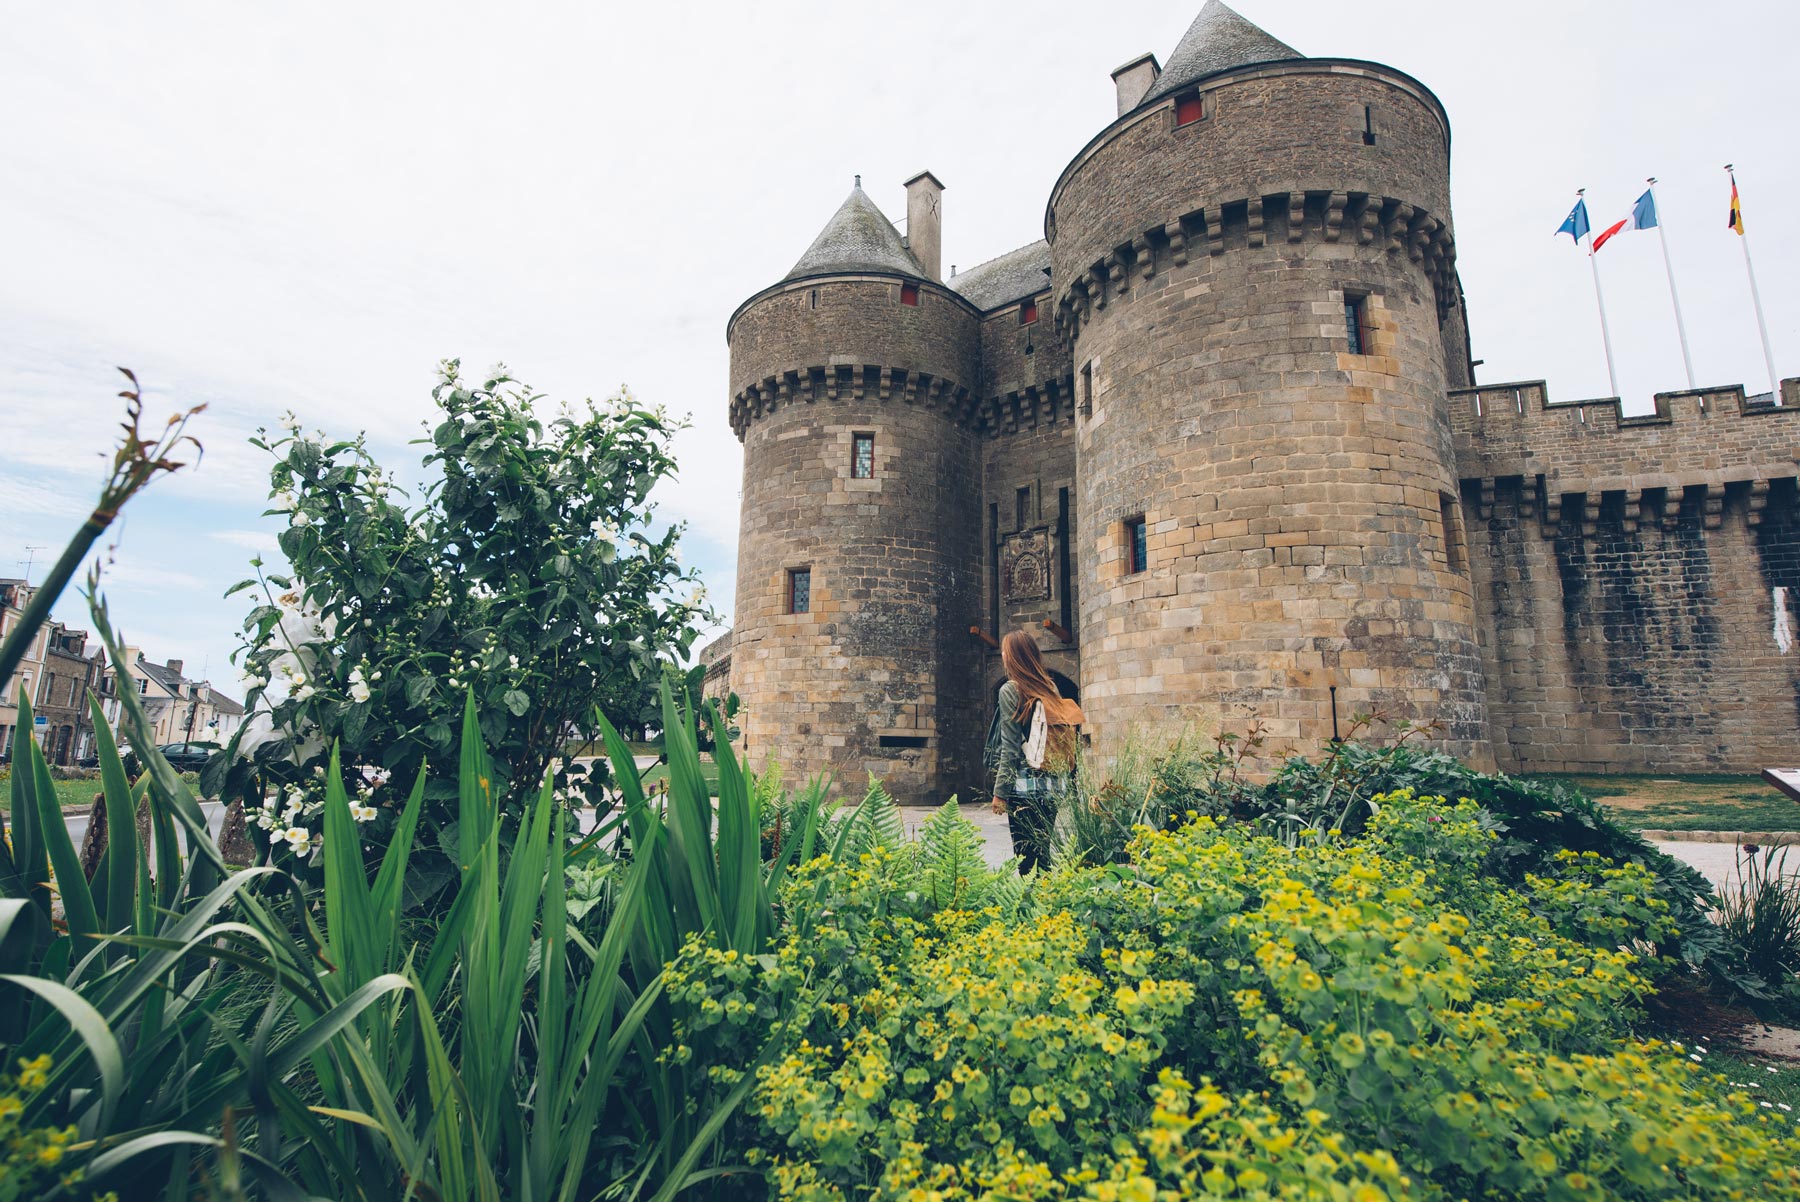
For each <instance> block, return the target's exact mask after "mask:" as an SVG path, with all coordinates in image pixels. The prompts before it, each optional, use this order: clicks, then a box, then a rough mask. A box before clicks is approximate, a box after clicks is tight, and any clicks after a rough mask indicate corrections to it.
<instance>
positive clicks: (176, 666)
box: [168, 659, 181, 676]
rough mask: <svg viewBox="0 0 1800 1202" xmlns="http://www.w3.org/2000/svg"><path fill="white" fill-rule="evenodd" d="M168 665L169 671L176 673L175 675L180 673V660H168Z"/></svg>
mask: <svg viewBox="0 0 1800 1202" xmlns="http://www.w3.org/2000/svg"><path fill="white" fill-rule="evenodd" d="M168 667H169V671H171V672H173V673H175V675H177V676H180V675H181V661H180V660H178V659H172V660H170V661H169V665H168Z"/></svg>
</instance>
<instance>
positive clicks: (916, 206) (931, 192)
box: [906, 85, 1148, 280]
mask: <svg viewBox="0 0 1800 1202" xmlns="http://www.w3.org/2000/svg"><path fill="white" fill-rule="evenodd" d="M1146 86H1148V85H1146ZM943 197H944V185H943V184H942V183H940V182H938V177H937V176H935V175H933V174H931V172H929V171H921V172H919V174H917V175H915V176H913V177H912V178H911V179H909V180H907V181H906V246H907V249H908V250H910V251H912V253H913V258H915V259H917V260H918V261H919V266H921V267H923V268H924V269H925V274H926V275H928V276H930V277H931V278H932V279H934V280H942V279H943V278H944V269H943V263H944V205H943Z"/></svg>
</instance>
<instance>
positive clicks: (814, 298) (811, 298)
mask: <svg viewBox="0 0 1800 1202" xmlns="http://www.w3.org/2000/svg"><path fill="white" fill-rule="evenodd" d="M807 304H808V306H809V307H811V308H814V309H817V308H818V307H819V290H818V289H817V288H814V289H812V290H811V291H810V292H808V293H807Z"/></svg>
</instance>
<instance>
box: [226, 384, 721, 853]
mask: <svg viewBox="0 0 1800 1202" xmlns="http://www.w3.org/2000/svg"><path fill="white" fill-rule="evenodd" d="M432 395H433V397H434V399H435V400H436V402H437V404H438V406H439V407H440V408H441V409H442V411H443V416H442V420H441V421H439V422H438V423H437V425H436V427H435V428H434V429H432V430H431V431H430V434H429V437H428V438H427V439H425V440H422V441H424V442H426V443H428V444H429V447H430V450H429V452H428V453H427V454H426V456H425V459H424V464H425V467H426V469H427V471H428V472H430V473H431V474H432V476H433V480H432V483H430V484H429V485H428V486H427V487H426V488H425V489H424V491H423V495H422V496H420V497H419V498H417V500H416V501H415V500H413V499H412V498H410V497H408V496H406V495H405V494H404V493H403V492H402V490H401V489H399V488H398V487H396V486H395V485H394V484H393V483H392V482H391V480H390V478H389V476H388V474H387V473H386V472H385V471H384V470H383V469H382V468H381V467H380V466H379V465H378V464H376V463H375V462H374V461H373V459H372V458H371V457H370V455H369V453H368V450H367V448H366V446H365V443H364V440H363V439H361V438H356V439H349V440H342V441H331V440H328V439H327V438H326V437H325V436H324V435H323V434H322V433H321V434H320V435H318V436H317V437H312V436H308V435H306V434H304V433H302V431H301V430H300V428H299V423H298V422H297V421H295V420H294V419H292V418H291V417H290V418H288V419H286V420H285V422H284V427H283V429H281V430H279V431H276V432H273V433H271V432H269V431H261V432H259V437H257V438H256V439H253V440H252V442H253V445H255V446H257V447H259V448H261V449H263V450H266V451H268V452H269V453H270V454H271V455H273V456H274V459H275V462H274V464H273V466H272V468H271V471H270V486H271V488H270V495H271V512H273V513H277V514H280V515H284V516H285V517H286V519H287V522H288V527H287V529H286V530H285V531H283V532H282V534H281V536H280V541H281V549H282V551H283V553H284V554H285V555H286V557H287V560H288V563H289V564H290V565H291V569H292V571H291V574H287V573H277V572H272V571H265V570H264V567H263V565H262V564H261V563H260V561H258V562H257V564H256V566H257V576H256V577H255V578H254V579H251V580H246V581H244V582H242V583H241V584H239V585H237V586H236V587H235V588H234V589H233V590H232V591H233V592H236V591H239V590H256V591H257V592H259V593H260V596H259V598H258V602H257V604H256V605H255V607H254V608H252V609H251V611H250V613H249V615H248V617H247V618H246V620H245V623H244V631H245V633H244V639H243V646H242V648H241V650H240V652H239V662H240V663H241V664H242V666H243V668H244V670H245V671H246V673H247V674H248V675H249V676H250V678H251V680H252V682H253V684H252V688H251V690H250V693H249V696H248V699H247V700H248V707H247V708H248V709H249V711H250V720H249V721H247V722H246V724H245V726H244V728H243V731H242V732H241V733H240V735H239V736H238V738H237V739H236V740H234V743H233V746H232V748H231V749H230V754H229V755H228V756H225V757H219V758H218V759H217V760H216V761H215V763H214V764H213V765H209V766H208V767H209V776H210V777H211V779H209V780H208V781H207V782H206V783H207V784H208V785H209V786H210V787H215V788H219V789H221V791H223V792H224V793H225V794H226V795H228V796H241V797H243V798H244V799H245V801H246V813H247V814H248V815H249V816H250V819H251V825H252V827H253V828H254V829H256V830H257V831H259V832H260V833H261V835H262V837H263V838H265V839H267V840H268V841H269V842H271V843H272V844H274V845H277V846H278V847H281V846H285V847H286V848H288V849H291V850H292V851H294V852H295V853H298V854H301V855H305V854H307V853H309V852H311V851H312V850H313V849H314V848H316V846H317V844H318V837H319V831H318V822H317V808H318V805H319V801H320V798H321V797H322V792H323V782H324V774H325V772H326V771H327V770H328V764H329V756H330V748H331V746H332V745H333V744H334V743H335V744H337V745H339V746H340V748H341V756H342V773H343V776H344V780H345V784H346V787H347V788H349V789H351V791H352V792H353V793H354V794H355V804H356V805H358V806H360V807H362V808H361V810H360V811H358V813H357V816H358V817H359V818H360V819H361V821H362V822H363V823H364V828H365V833H366V835H367V837H368V840H369V842H370V843H371V844H372V845H378V844H379V843H380V841H381V837H382V835H383V834H384V832H385V830H386V827H387V824H388V823H390V822H391V821H392V819H391V817H386V815H388V813H389V811H390V808H391V807H392V806H393V805H394V804H396V803H397V801H399V800H401V799H403V797H404V794H405V792H406V791H407V790H408V789H410V788H411V786H412V784H413V782H414V780H415V779H416V777H417V774H418V771H419V769H420V768H421V767H424V768H426V769H428V778H429V779H430V780H431V781H433V782H444V783H441V784H431V785H427V806H426V810H425V815H424V822H423V825H422V829H421V832H420V841H421V844H422V848H421V850H422V851H425V852H427V853H428V854H427V857H426V859H427V862H426V863H421V862H420V861H419V860H418V858H417V857H415V861H414V862H415V865H417V866H418V867H419V868H420V869H421V870H422V871H430V869H431V865H430V863H429V860H430V856H429V851H430V850H431V849H435V848H436V847H437V845H438V843H439V839H440V833H441V831H442V829H443V827H444V826H446V825H447V824H448V823H449V822H450V820H451V818H450V815H451V812H452V810H453V808H454V800H453V799H454V793H455V786H454V783H453V782H454V781H455V780H456V777H457V770H458V763H457V754H458V753H457V748H458V737H457V732H458V729H459V725H458V724H459V723H460V721H461V717H462V706H463V697H464V694H465V693H471V692H472V693H473V695H474V698H475V703H476V708H477V712H478V715H479V719H480V723H481V734H482V737H483V739H484V740H485V741H486V743H487V745H488V747H489V748H490V749H491V752H492V758H493V771H494V776H495V780H494V781H493V792H494V796H495V797H496V799H497V801H498V804H499V805H500V806H501V807H502V808H503V809H505V810H514V809H516V808H517V807H518V805H519V802H520V799H521V798H522V797H523V796H524V795H525V794H527V793H529V792H530V791H531V790H532V789H534V788H535V786H536V784H537V783H538V782H539V781H540V780H541V779H542V776H543V773H544V772H545V770H546V769H547V768H549V767H551V766H552V765H555V764H559V756H560V752H561V750H562V748H563V746H564V745H565V743H566V742H567V741H568V740H569V739H570V738H572V737H580V736H583V735H585V734H587V733H589V732H588V729H587V728H588V726H589V724H590V720H591V715H592V713H593V711H594V709H595V707H598V708H599V709H600V710H602V711H604V712H607V713H608V714H609V715H613V714H618V713H619V711H621V710H631V709H635V708H636V707H637V706H638V705H639V704H640V698H641V695H642V692H643V688H644V685H643V682H646V681H647V682H650V684H651V686H652V687H653V686H654V684H655V682H656V681H657V680H659V679H660V676H661V667H660V664H661V663H662V662H665V661H667V660H669V659H672V658H675V657H676V656H677V655H678V653H681V652H684V651H685V650H686V649H687V648H688V647H689V646H690V645H691V643H692V641H693V639H694V638H695V636H696V634H697V632H698V629H699V627H700V625H701V624H702V623H703V622H706V621H709V620H710V619H711V615H710V613H709V612H708V610H707V608H706V602H705V594H704V592H703V590H702V589H701V588H700V585H699V580H698V577H697V574H696V573H694V572H693V571H691V570H688V569H684V568H683V567H682V565H681V562H680V557H679V554H678V552H677V550H676V542H677V539H678V538H679V536H680V527H678V526H677V527H667V528H664V529H662V530H661V532H660V533H657V532H656V531H657V529H658V528H657V525H656V523H655V517H654V511H655V505H654V504H653V503H652V502H651V500H650V493H651V491H652V490H653V489H654V487H655V486H656V484H657V482H658V481H659V480H662V479H663V478H665V477H667V476H670V475H672V474H673V472H674V470H675V462H674V460H673V458H671V456H670V453H669V446H670V440H671V438H672V436H673V435H674V433H675V431H676V430H677V429H678V428H679V427H678V425H677V424H676V423H673V422H671V420H670V419H669V417H668V415H667V414H666V413H665V412H663V411H662V410H661V409H649V408H646V407H644V406H641V405H639V404H638V403H637V402H636V401H634V400H633V399H632V397H631V396H630V395H629V394H628V393H624V392H621V393H620V394H619V395H618V396H615V397H613V398H612V399H611V400H610V401H608V402H607V403H606V404H604V405H596V404H594V403H592V402H587V403H585V404H583V405H581V406H575V407H571V406H568V405H563V406H562V407H561V409H560V411H559V413H558V416H556V417H555V418H554V419H553V420H550V421H548V422H546V421H543V420H541V419H540V418H539V417H538V416H537V409H538V406H539V403H540V398H539V397H537V396H534V395H533V394H531V393H530V392H529V390H527V389H526V388H524V387H523V386H521V385H518V384H516V383H515V382H514V381H512V380H511V379H510V378H509V376H508V374H507V372H506V370H505V368H504V367H500V366H496V367H495V368H493V369H492V370H491V371H490V372H489V373H488V374H487V375H486V376H484V377H483V378H482V379H481V381H479V382H476V381H472V380H468V379H465V378H463V377H462V375H461V372H460V369H459V365H458V364H457V363H456V362H454V361H447V362H446V363H445V364H444V365H443V366H442V368H441V369H440V379H439V382H438V384H437V386H436V388H434V389H433V393H432ZM626 720H627V721H629V718H627V719H626ZM390 780H391V781H392V782H393V783H392V784H391V785H390V784H389V783H388V782H389V781H390ZM557 785H558V788H559V792H561V793H563V794H565V795H566V796H569V797H570V798H571V799H572V800H575V801H582V800H592V799H595V798H597V796H598V785H599V782H598V781H594V780H589V779H587V778H585V777H584V776H582V775H581V773H580V772H579V771H576V770H574V769H571V768H568V767H566V766H562V767H559V779H558V781H557ZM396 795H398V796H396ZM439 859H440V860H443V862H442V863H439V864H437V866H436V867H437V869H438V870H439V871H441V872H442V873H443V874H445V879H448V875H447V874H448V873H449V871H450V865H449V863H448V861H447V859H444V858H443V857H439Z"/></svg>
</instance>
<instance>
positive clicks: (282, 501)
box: [269, 488, 300, 513]
mask: <svg viewBox="0 0 1800 1202" xmlns="http://www.w3.org/2000/svg"><path fill="white" fill-rule="evenodd" d="M299 506H300V502H299V501H298V500H296V499H295V497H294V494H293V493H292V492H289V491H288V490H287V489H285V488H284V489H282V490H280V491H279V492H277V493H276V494H275V495H274V496H272V497H270V498H269V508H271V509H274V510H277V511H278V512H281V513H292V512H294V510H295V509H297V508H299Z"/></svg>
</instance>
